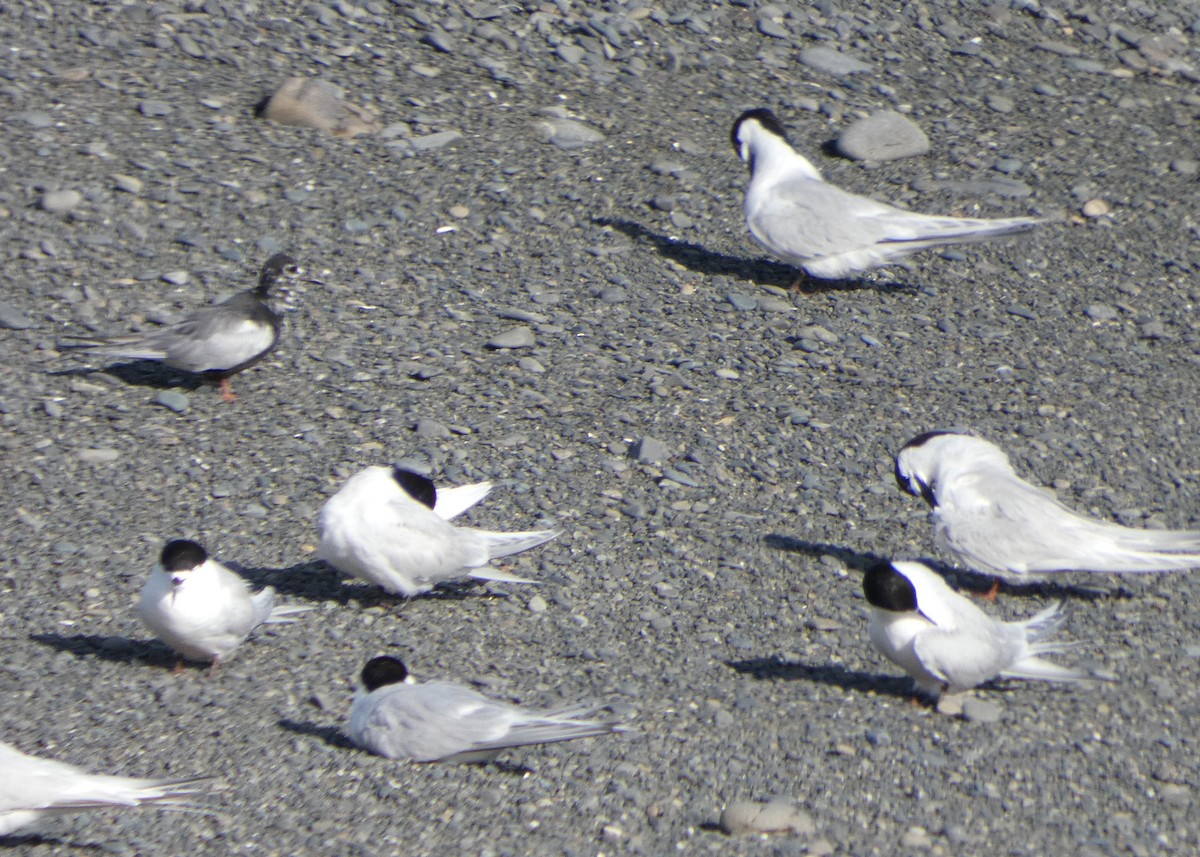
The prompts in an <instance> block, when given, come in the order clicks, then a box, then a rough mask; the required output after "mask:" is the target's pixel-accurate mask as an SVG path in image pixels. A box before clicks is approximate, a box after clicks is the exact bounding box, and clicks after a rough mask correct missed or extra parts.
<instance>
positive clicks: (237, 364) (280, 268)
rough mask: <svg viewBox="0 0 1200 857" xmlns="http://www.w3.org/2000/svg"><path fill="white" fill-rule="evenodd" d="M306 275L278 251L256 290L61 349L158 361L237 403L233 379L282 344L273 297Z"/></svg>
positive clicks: (265, 267) (70, 343) (281, 322)
mask: <svg viewBox="0 0 1200 857" xmlns="http://www.w3.org/2000/svg"><path fill="white" fill-rule="evenodd" d="M302 278H304V271H303V269H301V268H300V266H299V265H297V264H296V262H295V260H294V259H292V257H290V256H288V255H286V254H284V253H277V254H275V255H274V256H272V257H271V258H270V259H268V260H267V263H266V264H265V265H263V269H262V273H261V274H260V275H259V280H258V285H257V286H256V287H255V288H253V289H247V290H246V291H244V292H238V293H237V294H236V295H234V296H233V297H231V298H229V299H227V300H225V301H223V302H221V303H219V304H216V305H215V306H210V307H204V308H203V309H199V310H196V311H195V312H193V313H192V314H191V315H189V316H188V317H187V318H185V319H183V321H180V322H178V323H176V324H172V325H170V326H168V327H164V328H162V329H160V330H154V331H150V332H148V333H129V334H113V335H101V336H78V337H72V339H77V340H79V341H78V342H68V343H64V344H63V345H61V346H60V347H61V348H64V349H78V350H82V351H86V352H88V353H89V354H96V355H99V356H101V357H116V358H120V359H124V360H158V361H160V362H162V363H165V364H166V365H167V366H170V367H172V368H174V369H182V370H183V371H185V372H192V373H195V374H198V375H203V376H205V377H206V378H209V379H211V380H216V381H218V382H219V383H220V389H221V397H222V398H223V399H224V400H225V401H227V402H232V401H234V400H236V398H237V397H236V396H235V395H234V393H233V387H232V386H231V385H230V381H229V379H230V377H231V376H233V375H235V374H237V373H238V372H241V371H242V370H243V369H248V368H249V367H251V366H253V365H254V364H255V363H257V362H258V361H260V360H262V359H263V358H264V357H266V356H267V355H268V354H270V353H271V352H272V351H274V350H275V346H276V345H277V344H278V343H279V334H280V332H281V330H282V329H283V319H282V317H281V316H280V314H279V311H278V309H277V307H276V306H275V305H274V300H273V299H274V297H275V296H276V295H278V294H280V293H285V292H288V291H289V290H290V288H291V287H292V286H293V285H294V284H295V283H296V282H297V281H299V280H301V279H302ZM308 282H314V283H315V282H317V281H316V280H308Z"/></svg>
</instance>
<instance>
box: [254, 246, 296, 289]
mask: <svg viewBox="0 0 1200 857" xmlns="http://www.w3.org/2000/svg"><path fill="white" fill-rule="evenodd" d="M298 269H299V266H298V265H297V264H296V260H295V259H293V258H292V257H291V256H289V255H288V254H287V253H276V254H275V255H274V256H272V257H271V258H270V259H268V260H267V261H266V262H265V263H264V264H263V266H262V273H261V274H259V275H258V291H259V292H260V293H262V294H264V295H265V294H266V293H267V292H269V291H270V290H271V287H272V286H274V285H275V283H277V282H278V281H279V278H280V277H282V276H283V275H284V274H286V273H288V271H289V270H298Z"/></svg>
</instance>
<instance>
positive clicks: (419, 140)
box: [408, 131, 462, 152]
mask: <svg viewBox="0 0 1200 857" xmlns="http://www.w3.org/2000/svg"><path fill="white" fill-rule="evenodd" d="M461 139H462V132H461V131H435V132H434V133H432V134H425V135H423V136H421V137H410V138H409V139H408V144H409V145H410V146H412V147H413V148H414V149H416V150H417V151H418V152H432V151H433V150H434V149H441V148H443V147H445V146H449V145H450V144H451V143H453V142H455V141H456V140H461Z"/></svg>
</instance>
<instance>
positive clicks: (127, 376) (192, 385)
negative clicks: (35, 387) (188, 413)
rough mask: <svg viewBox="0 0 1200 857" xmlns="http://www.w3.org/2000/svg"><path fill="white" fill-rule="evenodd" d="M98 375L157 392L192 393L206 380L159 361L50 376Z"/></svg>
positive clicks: (69, 371)
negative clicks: (177, 389) (176, 390)
mask: <svg viewBox="0 0 1200 857" xmlns="http://www.w3.org/2000/svg"><path fill="white" fill-rule="evenodd" d="M98 373H103V374H105V375H109V376H111V377H113V378H116V379H117V380H119V381H121V382H122V383H125V384H128V385H130V386H132V387H154V388H155V389H157V390H173V389H176V388H179V387H182V388H183V389H185V390H187V391H188V392H189V393H190V392H194V391H195V390H198V389H199V388H200V387H202V386H204V378H203V377H201V376H200V375H196V374H193V373H191V372H181V371H180V370H178V369H172V368H171V367H170V366H167V365H165V364H163V363H161V362H159V361H158V360H133V361H129V362H125V363H112V364H110V365H108V366H105V367H104V368H103V369H96V368H93V367H87V366H84V367H79V368H76V369H61V370H58V371H56V372H50V373H48V374H49V375H51V376H55V377H64V376H65V377H68V378H86V377H88V376H91V375H95V374H98Z"/></svg>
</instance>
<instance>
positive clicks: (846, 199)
mask: <svg viewBox="0 0 1200 857" xmlns="http://www.w3.org/2000/svg"><path fill="white" fill-rule="evenodd" d="M731 136H732V139H733V148H734V150H735V151H736V152H737V153H738V157H740V158H741V159H742V160H743V161H745V162H746V163H747V164H748V165H749V167H750V186H749V187H748V188H746V204H745V209H746V225H747V226H748V227H749V228H750V234H752V235H753V236H754V238H755V240H757V241H758V243H759V244H761V245H762V246H763V247H766V248H767V250H769V251H771V252H772V253H773V254H775V255H776V256H778V257H779V258H780V259H783V260H784V261H785V262H788V263H789V264H792V265H796V266H798V267H800V268H802V269H803V270H804V271H805V272H806V273H807V274H808V275H809V276H812V277H816V278H818V279H826V280H836V279H842V278H846V277H850V276H853V275H855V274H860V273H862V272H863V271H867V270H870V269H871V268H876V267H879V266H880V265H884V264H887V263H888V262H892V261H894V260H896V259H900V258H903V257H904V256H908V255H909V254H912V253H917V252H919V251H921V250H927V249H929V248H931V247H940V246H942V245H945V244H963V243H968V242H972V241H983V240H986V239H988V238H994V237H997V236H1000V235H1008V234H1009V233H1011V232H1020V231H1022V230H1025V229H1029V228H1031V227H1033V226H1036V225H1038V224H1039V223H1043V222H1045V221H1043V220H1041V219H1039V218H1033V217H1013V218H1008V219H1003V220H979V219H971V218H964V217H932V216H929V215H925V214H914V213H912V212H910V211H903V210H901V209H899V208H895V207H893V206H891V205H887V204H886V203H882V202H876V201H875V200H873V199H867V198H866V197H863V196H857V195H855V194H852V193H849V192H847V191H844V190H842V189H841V188H838V187H834V186H833V185H831V184H828V183H827V182H825V181H824V180H823V179H822V178H821V174H820V173H818V172H817V170H816V168H815V167H814V166H813V165H812V164H810V163H809V162H808V161H807V160H806V159H805V158H804V157H803V156H802V155H800V154H799V153H798V152H797V151H796V150H795V149H793V148H792V147H791V145H790V144H789V143H788V141H787V133H786V132H785V131H784V128H783V124H782V123H781V122H780V121H779V119H778V118H776V116H775V114H774V113H772V112H771V111H770V110H765V109H757V110H747V111H746V112H745V113H743V114H742V115H741V116H739V117H738V118H737V121H736V122H734V123H733V131H732V135H731Z"/></svg>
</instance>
